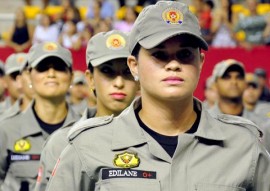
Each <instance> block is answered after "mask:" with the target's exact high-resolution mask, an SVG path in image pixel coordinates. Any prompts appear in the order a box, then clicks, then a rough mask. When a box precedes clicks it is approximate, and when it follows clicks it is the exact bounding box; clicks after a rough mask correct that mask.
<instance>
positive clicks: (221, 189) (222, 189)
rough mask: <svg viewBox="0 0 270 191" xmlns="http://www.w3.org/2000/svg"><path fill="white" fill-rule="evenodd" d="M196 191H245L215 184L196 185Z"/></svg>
mask: <svg viewBox="0 0 270 191" xmlns="http://www.w3.org/2000/svg"><path fill="white" fill-rule="evenodd" d="M195 190H196V191H245V190H246V189H245V188H240V187H234V186H224V185H216V184H198V185H196V189H195Z"/></svg>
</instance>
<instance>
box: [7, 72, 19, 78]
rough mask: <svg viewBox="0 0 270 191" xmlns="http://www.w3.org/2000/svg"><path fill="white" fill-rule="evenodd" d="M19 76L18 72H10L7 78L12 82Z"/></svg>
mask: <svg viewBox="0 0 270 191" xmlns="http://www.w3.org/2000/svg"><path fill="white" fill-rule="evenodd" d="M19 74H20V72H19V71H18V72H12V73H11V74H9V76H10V77H11V78H12V80H16V78H17V76H18V75H19Z"/></svg>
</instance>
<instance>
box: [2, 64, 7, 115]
mask: <svg viewBox="0 0 270 191" xmlns="http://www.w3.org/2000/svg"><path fill="white" fill-rule="evenodd" d="M6 88H7V85H6V81H5V66H4V62H3V61H2V60H0V116H1V114H2V113H3V112H4V111H5V110H6V109H7V108H8V107H9V104H8V103H7V102H6Z"/></svg>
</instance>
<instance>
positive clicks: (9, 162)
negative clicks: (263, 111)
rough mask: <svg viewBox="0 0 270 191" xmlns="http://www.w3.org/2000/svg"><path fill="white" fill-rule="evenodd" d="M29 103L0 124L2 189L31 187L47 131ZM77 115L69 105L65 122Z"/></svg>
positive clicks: (14, 190) (7, 190) (0, 185)
mask: <svg viewBox="0 0 270 191" xmlns="http://www.w3.org/2000/svg"><path fill="white" fill-rule="evenodd" d="M32 105H33V102H32V103H31V107H28V109H27V110H26V111H25V112H23V113H21V114H20V115H17V116H15V117H13V118H10V119H7V120H5V122H4V123H3V124H1V126H0V180H1V182H0V190H1V191H19V190H20V189H22V190H26V189H27V188H29V191H31V190H33V189H34V184H35V182H36V178H37V174H38V165H39V159H40V153H41V150H42V146H43V144H44V142H45V140H46V138H47V137H48V136H49V135H48V134H47V133H46V132H44V131H43V130H42V129H41V128H40V126H39V124H38V122H37V120H36V118H35V116H34V113H33V109H32ZM78 119H79V116H78V115H76V114H75V113H74V112H73V111H72V110H71V109H69V110H68V114H67V117H66V120H65V122H64V126H67V125H69V124H72V123H74V121H76V120H78ZM24 186H25V187H24ZM26 187H27V188H26Z"/></svg>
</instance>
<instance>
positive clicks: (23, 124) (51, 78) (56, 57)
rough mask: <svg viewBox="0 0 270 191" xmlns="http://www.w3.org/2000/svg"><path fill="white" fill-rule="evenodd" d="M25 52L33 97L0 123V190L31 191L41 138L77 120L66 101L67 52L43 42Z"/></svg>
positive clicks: (68, 80) (69, 68)
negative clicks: (19, 112) (17, 111)
mask: <svg viewBox="0 0 270 191" xmlns="http://www.w3.org/2000/svg"><path fill="white" fill-rule="evenodd" d="M28 55H29V57H28V64H29V70H30V74H29V75H30V79H31V85H32V88H33V90H34V92H35V96H34V99H33V101H32V102H31V104H30V105H29V107H27V109H26V110H25V111H24V112H22V113H21V114H20V115H17V116H15V117H13V118H9V119H6V120H5V121H4V123H2V124H1V125H0V145H1V147H0V190H12V191H32V190H33V189H34V184H35V180H36V177H37V175H38V164H39V159H40V154H41V150H42V146H43V144H44V142H45V140H46V139H47V137H48V136H49V135H50V134H51V133H53V132H54V131H55V130H56V129H59V128H60V127H62V126H66V125H70V124H72V123H74V122H75V121H77V120H78V119H79V116H78V115H77V114H76V113H75V112H74V111H73V110H72V109H71V107H70V106H69V105H68V103H67V102H66V94H67V92H68V89H69V86H70V84H71V80H72V57H71V53H70V51H69V50H67V49H65V48H63V47H61V46H60V45H59V44H57V43H54V42H46V43H41V44H38V45H35V46H32V47H31V48H30V50H29V53H28Z"/></svg>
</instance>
